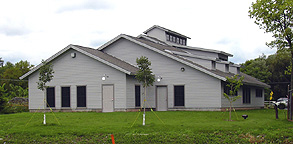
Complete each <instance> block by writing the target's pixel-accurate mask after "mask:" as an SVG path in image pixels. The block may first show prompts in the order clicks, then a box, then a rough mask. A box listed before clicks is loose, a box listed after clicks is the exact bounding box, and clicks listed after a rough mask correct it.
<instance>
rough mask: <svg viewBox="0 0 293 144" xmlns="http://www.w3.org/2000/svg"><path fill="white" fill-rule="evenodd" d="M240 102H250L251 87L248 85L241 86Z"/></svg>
mask: <svg viewBox="0 0 293 144" xmlns="http://www.w3.org/2000/svg"><path fill="white" fill-rule="evenodd" d="M242 91H243V92H242V94H243V95H242V103H243V104H250V103H251V89H250V87H247V86H244V87H242Z"/></svg>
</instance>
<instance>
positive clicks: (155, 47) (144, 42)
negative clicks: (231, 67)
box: [98, 34, 226, 81]
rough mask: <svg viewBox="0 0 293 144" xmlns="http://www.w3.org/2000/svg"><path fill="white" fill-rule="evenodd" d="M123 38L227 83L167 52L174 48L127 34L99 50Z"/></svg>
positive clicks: (222, 78) (208, 71)
mask: <svg viewBox="0 0 293 144" xmlns="http://www.w3.org/2000/svg"><path fill="white" fill-rule="evenodd" d="M121 38H124V39H126V40H129V41H131V42H134V43H136V44H138V45H140V46H143V47H145V48H148V49H150V50H152V51H155V52H157V53H159V54H162V55H164V56H166V57H169V58H171V59H173V60H175V61H178V62H180V63H183V64H185V65H188V66H190V67H192V68H194V69H196V70H199V71H201V72H203V73H206V74H208V75H210V76H212V77H215V78H218V79H220V80H224V81H226V78H225V77H222V76H219V75H217V74H214V73H213V72H211V71H210V70H209V69H207V68H205V67H203V66H201V65H199V64H197V63H194V62H192V61H189V60H187V59H184V58H183V57H180V56H176V55H174V54H172V53H169V52H166V51H165V50H166V49H167V50H168V49H169V50H170V49H174V47H171V46H164V45H161V44H157V43H153V42H150V41H147V40H143V39H139V38H135V37H132V36H128V35H125V34H120V35H119V36H117V37H115V38H114V39H112V40H110V41H109V42H107V43H106V44H104V45H102V46H101V47H100V48H98V50H103V49H104V48H106V47H107V46H109V45H111V44H112V43H114V42H115V41H117V40H119V39H121Z"/></svg>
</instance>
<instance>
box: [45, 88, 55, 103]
mask: <svg viewBox="0 0 293 144" xmlns="http://www.w3.org/2000/svg"><path fill="white" fill-rule="evenodd" d="M46 105H47V107H55V88H54V87H49V88H47V104H46Z"/></svg>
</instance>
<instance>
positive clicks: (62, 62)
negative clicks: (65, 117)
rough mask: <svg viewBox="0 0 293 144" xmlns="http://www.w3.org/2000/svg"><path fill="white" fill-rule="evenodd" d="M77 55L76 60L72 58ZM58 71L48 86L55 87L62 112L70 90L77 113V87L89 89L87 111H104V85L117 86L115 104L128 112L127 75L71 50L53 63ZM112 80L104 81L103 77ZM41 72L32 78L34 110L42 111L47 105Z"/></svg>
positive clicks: (31, 105)
mask: <svg viewBox="0 0 293 144" xmlns="http://www.w3.org/2000/svg"><path fill="white" fill-rule="evenodd" d="M72 52H75V53H76V58H71V56H70V54H71V53H72ZM52 64H53V69H54V71H55V73H54V78H53V80H52V81H51V82H50V83H48V86H54V87H55V101H56V109H61V87H62V86H70V90H71V91H70V94H71V99H70V101H71V108H72V109H76V106H77V98H76V92H77V91H76V87H77V86H86V94H87V98H86V105H87V109H88V110H91V109H101V108H102V92H101V88H102V84H114V98H115V101H114V104H115V108H117V109H124V108H126V74H124V73H122V72H120V71H118V70H116V69H114V68H112V67H110V66H108V65H105V64H103V63H101V62H99V61H97V60H94V59H92V58H90V57H88V56H86V55H84V54H81V53H79V52H77V51H74V50H72V49H71V50H69V51H67V52H65V53H64V54H62V55H60V56H59V57H57V58H56V59H55V60H53V62H52ZM104 74H106V75H108V76H109V77H108V78H107V79H106V80H105V81H102V80H101V78H102V76H103V75H104ZM37 81H38V71H36V72H35V73H34V74H32V75H31V76H30V77H29V100H30V107H29V108H30V109H38V108H39V107H38V106H39V105H40V104H41V103H42V101H43V96H44V95H43V93H42V91H40V90H38V89H37V84H36V82H37Z"/></svg>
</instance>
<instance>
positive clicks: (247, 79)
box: [211, 70, 271, 88]
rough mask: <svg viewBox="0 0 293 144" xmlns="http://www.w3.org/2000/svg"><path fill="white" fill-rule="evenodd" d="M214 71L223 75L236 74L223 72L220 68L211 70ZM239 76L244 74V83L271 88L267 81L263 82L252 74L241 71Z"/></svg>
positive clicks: (230, 75)
mask: <svg viewBox="0 0 293 144" xmlns="http://www.w3.org/2000/svg"><path fill="white" fill-rule="evenodd" d="M211 71H213V72H214V73H216V74H217V75H221V76H223V77H232V76H234V75H235V74H234V73H226V72H222V71H220V70H211ZM239 76H243V77H244V79H243V81H242V82H243V84H247V85H252V86H257V87H266V88H270V87H271V86H270V85H268V84H266V83H263V82H261V81H259V80H258V79H256V78H254V77H252V76H250V75H247V74H245V73H242V72H240V74H239Z"/></svg>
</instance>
